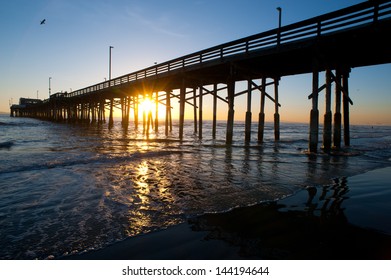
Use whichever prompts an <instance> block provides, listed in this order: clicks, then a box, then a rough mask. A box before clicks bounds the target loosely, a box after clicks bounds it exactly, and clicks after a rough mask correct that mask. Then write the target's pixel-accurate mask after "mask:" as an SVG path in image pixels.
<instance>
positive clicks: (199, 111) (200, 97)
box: [198, 84, 204, 139]
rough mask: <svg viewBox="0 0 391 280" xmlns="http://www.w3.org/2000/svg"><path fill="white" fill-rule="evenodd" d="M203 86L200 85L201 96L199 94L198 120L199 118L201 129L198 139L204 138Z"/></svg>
mask: <svg viewBox="0 0 391 280" xmlns="http://www.w3.org/2000/svg"><path fill="white" fill-rule="evenodd" d="M203 94H204V93H203V86H202V84H201V86H200V96H199V108H198V120H199V131H198V139H202V121H203V120H202V117H203V116H202V114H203V112H202V106H203Z"/></svg>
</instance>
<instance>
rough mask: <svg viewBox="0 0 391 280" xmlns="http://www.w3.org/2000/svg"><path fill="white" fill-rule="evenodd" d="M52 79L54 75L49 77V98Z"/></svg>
mask: <svg viewBox="0 0 391 280" xmlns="http://www.w3.org/2000/svg"><path fill="white" fill-rule="evenodd" d="M51 80H52V77H49V98H50V94H51V88H50V81H51Z"/></svg>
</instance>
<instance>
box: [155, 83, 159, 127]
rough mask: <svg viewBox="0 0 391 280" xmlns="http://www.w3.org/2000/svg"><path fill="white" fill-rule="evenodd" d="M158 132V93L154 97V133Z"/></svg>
mask: <svg viewBox="0 0 391 280" xmlns="http://www.w3.org/2000/svg"><path fill="white" fill-rule="evenodd" d="M158 131H159V92H158V91H156V95H155V132H158Z"/></svg>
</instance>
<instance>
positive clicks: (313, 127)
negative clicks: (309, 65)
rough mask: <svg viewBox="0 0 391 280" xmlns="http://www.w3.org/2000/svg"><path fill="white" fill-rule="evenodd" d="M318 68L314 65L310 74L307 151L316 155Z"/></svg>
mask: <svg viewBox="0 0 391 280" xmlns="http://www.w3.org/2000/svg"><path fill="white" fill-rule="evenodd" d="M317 68H318V67H317V66H316V65H314V69H313V72H312V109H311V113H310V137H309V138H310V139H309V151H310V152H311V153H316V152H317V151H318V133H319V110H318V88H319V72H318V69H317Z"/></svg>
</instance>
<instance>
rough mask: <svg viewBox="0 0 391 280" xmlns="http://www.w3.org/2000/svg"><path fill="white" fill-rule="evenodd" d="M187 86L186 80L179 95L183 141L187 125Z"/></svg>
mask: <svg viewBox="0 0 391 280" xmlns="http://www.w3.org/2000/svg"><path fill="white" fill-rule="evenodd" d="M185 99H186V84H185V80H183V81H182V85H181V88H180V93H179V139H180V140H182V139H183V128H184V124H185V102H186V100H185Z"/></svg>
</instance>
